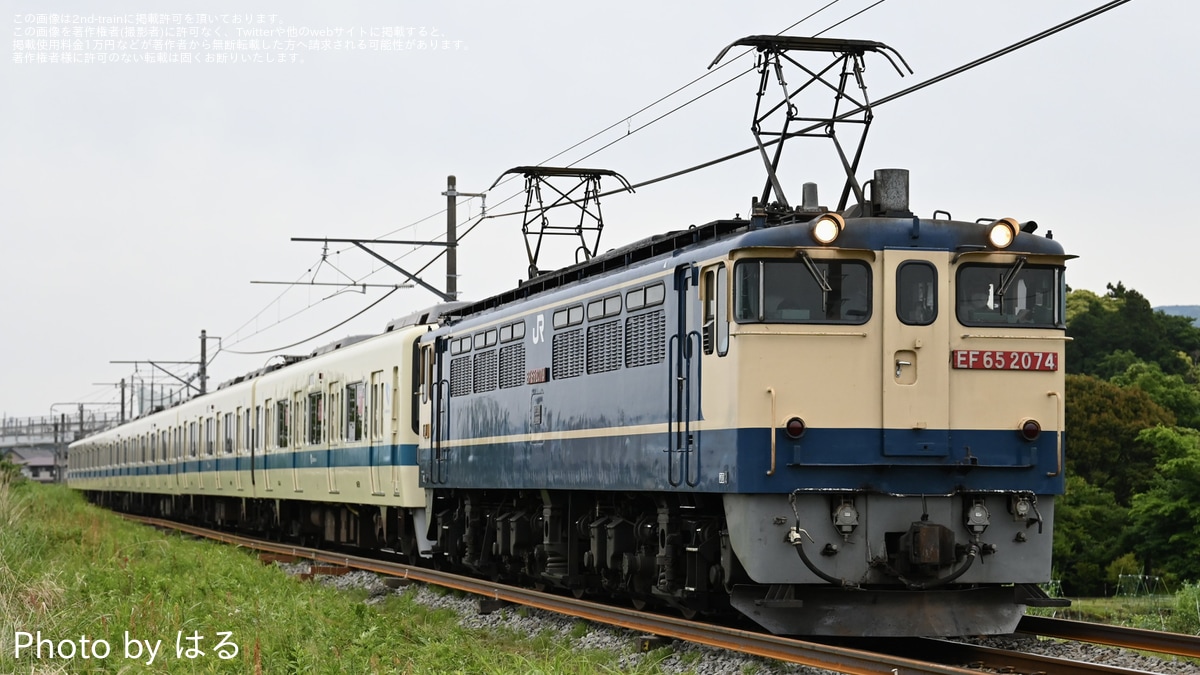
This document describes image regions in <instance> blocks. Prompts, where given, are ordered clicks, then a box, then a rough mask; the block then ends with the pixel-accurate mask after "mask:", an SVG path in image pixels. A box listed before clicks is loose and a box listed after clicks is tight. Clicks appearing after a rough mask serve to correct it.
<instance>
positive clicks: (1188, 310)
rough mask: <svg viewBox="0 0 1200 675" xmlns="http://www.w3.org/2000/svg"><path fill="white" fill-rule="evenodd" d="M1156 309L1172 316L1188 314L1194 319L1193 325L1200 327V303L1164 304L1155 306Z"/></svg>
mask: <svg viewBox="0 0 1200 675" xmlns="http://www.w3.org/2000/svg"><path fill="white" fill-rule="evenodd" d="M1154 309H1155V310H1156V311H1159V312H1162V313H1164V314H1170V315H1172V316H1188V317H1191V319H1192V325H1193V326H1196V327H1197V328H1200V305H1164V306H1162V307H1155V308H1154Z"/></svg>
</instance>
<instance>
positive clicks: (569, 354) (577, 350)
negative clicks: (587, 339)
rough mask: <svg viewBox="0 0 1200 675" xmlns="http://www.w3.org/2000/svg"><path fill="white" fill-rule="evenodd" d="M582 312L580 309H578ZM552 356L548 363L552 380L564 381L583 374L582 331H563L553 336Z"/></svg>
mask: <svg viewBox="0 0 1200 675" xmlns="http://www.w3.org/2000/svg"><path fill="white" fill-rule="evenodd" d="M579 309H580V311H582V310H583V308H582V307H580V308H579ZM553 352H554V355H553V357H552V359H551V362H550V372H551V374H552V376H553V377H554V379H556V380H564V379H567V378H571V377H579V376H580V375H582V374H583V356H584V350H583V331H582V330H580V329H578V328H577V329H575V330H569V331H563V332H561V333H555V334H554V343H553Z"/></svg>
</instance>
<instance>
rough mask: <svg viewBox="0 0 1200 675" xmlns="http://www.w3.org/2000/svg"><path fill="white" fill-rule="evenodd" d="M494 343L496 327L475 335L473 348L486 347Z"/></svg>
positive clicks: (492, 345)
mask: <svg viewBox="0 0 1200 675" xmlns="http://www.w3.org/2000/svg"><path fill="white" fill-rule="evenodd" d="M495 345H496V329H495V328H492V329H490V330H485V331H483V332H482V333H478V334H476V335H475V349H486V348H487V347H494V346H495Z"/></svg>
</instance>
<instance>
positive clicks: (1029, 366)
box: [950, 349, 1059, 370]
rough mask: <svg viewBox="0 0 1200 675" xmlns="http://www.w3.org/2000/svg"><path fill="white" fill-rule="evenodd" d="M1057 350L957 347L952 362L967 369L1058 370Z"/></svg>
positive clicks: (951, 358) (956, 366)
mask: <svg viewBox="0 0 1200 675" xmlns="http://www.w3.org/2000/svg"><path fill="white" fill-rule="evenodd" d="M1058 361H1059V358H1058V354H1057V353H1055V352H1008V351H1000V350H981V349H955V350H954V351H952V352H951V353H950V363H951V365H953V366H954V367H955V368H962V369H966V370H1058Z"/></svg>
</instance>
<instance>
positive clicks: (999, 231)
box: [988, 218, 1021, 248]
mask: <svg viewBox="0 0 1200 675" xmlns="http://www.w3.org/2000/svg"><path fill="white" fill-rule="evenodd" d="M1020 230H1021V226H1020V225H1018V224H1017V221H1015V220H1013V219H1012V218H1001V219H1000V220H997V221H996V222H994V223H992V228H991V229H990V230H988V243H989V244H991V245H992V247H993V248H1008V247H1009V246H1011V245H1012V243H1013V240H1015V239H1016V238H1017V232H1019V231H1020Z"/></svg>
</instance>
